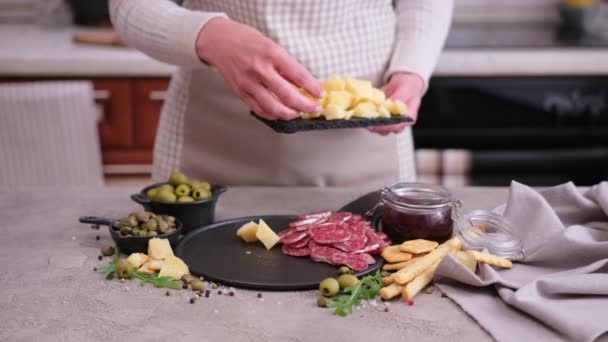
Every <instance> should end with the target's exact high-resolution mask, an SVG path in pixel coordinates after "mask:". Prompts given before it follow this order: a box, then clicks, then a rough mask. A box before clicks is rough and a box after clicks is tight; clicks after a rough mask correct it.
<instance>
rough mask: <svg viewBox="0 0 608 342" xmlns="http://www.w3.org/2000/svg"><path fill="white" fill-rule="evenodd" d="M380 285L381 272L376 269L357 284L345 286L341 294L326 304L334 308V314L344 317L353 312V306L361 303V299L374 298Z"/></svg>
mask: <svg viewBox="0 0 608 342" xmlns="http://www.w3.org/2000/svg"><path fill="white" fill-rule="evenodd" d="M382 286H383V283H382V274H381V273H380V271H378V272H376V274H374V275H371V276H366V277H363V279H361V280H360V281H359V283H358V284H357V285H355V286H349V287H347V288H345V289H344V290H343V291H342V293H343V294H342V295H340V296H337V297H334V298H333V300H332V302H331V303H329V304H328V305H327V306H328V307H330V308H334V309H335V311H334V313H335V314H336V315H338V316H342V317H345V316H347V315H348V314H351V313H352V312H353V307H355V306H358V305H361V300H363V299H373V298H376V296H377V295H378V292H379V291H380V289H381V288H382Z"/></svg>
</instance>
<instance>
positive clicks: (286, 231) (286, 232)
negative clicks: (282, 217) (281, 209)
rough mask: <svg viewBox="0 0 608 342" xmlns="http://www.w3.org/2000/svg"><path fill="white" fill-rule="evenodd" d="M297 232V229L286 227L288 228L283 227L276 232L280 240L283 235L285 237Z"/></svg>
mask: <svg viewBox="0 0 608 342" xmlns="http://www.w3.org/2000/svg"><path fill="white" fill-rule="evenodd" d="M295 232H297V230H295V229H294V228H288V229H283V230H281V231H280V232H278V233H277V235H278V236H279V238H281V240H283V238H284V237H286V236H287V235H290V234H293V233H295Z"/></svg>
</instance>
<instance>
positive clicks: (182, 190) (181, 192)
mask: <svg viewBox="0 0 608 342" xmlns="http://www.w3.org/2000/svg"><path fill="white" fill-rule="evenodd" d="M175 194H176V195H177V197H181V196H188V195H190V187H189V186H188V185H186V184H180V185H178V186H177V187H176V188H175Z"/></svg>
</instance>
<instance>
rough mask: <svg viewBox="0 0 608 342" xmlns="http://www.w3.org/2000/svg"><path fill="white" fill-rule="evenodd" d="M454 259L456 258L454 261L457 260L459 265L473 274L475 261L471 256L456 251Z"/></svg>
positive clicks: (475, 267) (475, 266) (475, 265)
mask: <svg viewBox="0 0 608 342" xmlns="http://www.w3.org/2000/svg"><path fill="white" fill-rule="evenodd" d="M454 257H456V260H458V261H459V262H460V263H461V264H463V265H465V266H466V267H467V268H468V269H470V270H471V272H473V273H475V270H476V269H477V259H475V256H474V255H473V254H471V253H468V252H466V251H465V252H463V251H458V252H456V255H454Z"/></svg>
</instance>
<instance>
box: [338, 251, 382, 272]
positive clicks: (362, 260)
mask: <svg viewBox="0 0 608 342" xmlns="http://www.w3.org/2000/svg"><path fill="white" fill-rule="evenodd" d="M372 259H373V258H372ZM332 261H334V263H336V264H339V265H346V266H348V267H349V268H350V269H352V270H353V271H363V270H365V269H366V268H367V266H368V259H367V258H366V257H365V256H363V254H354V253H349V254H347V253H340V254H334V257H333V259H332Z"/></svg>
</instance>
